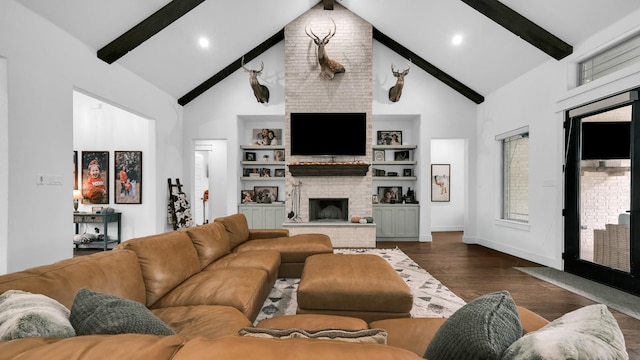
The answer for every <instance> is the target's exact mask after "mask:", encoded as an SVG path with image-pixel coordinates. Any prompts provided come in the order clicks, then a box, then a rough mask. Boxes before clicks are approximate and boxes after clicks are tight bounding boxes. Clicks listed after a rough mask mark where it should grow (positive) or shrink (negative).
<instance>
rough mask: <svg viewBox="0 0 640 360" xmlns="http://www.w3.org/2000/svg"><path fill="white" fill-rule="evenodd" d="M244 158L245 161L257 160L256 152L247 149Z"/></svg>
mask: <svg viewBox="0 0 640 360" xmlns="http://www.w3.org/2000/svg"><path fill="white" fill-rule="evenodd" d="M244 160H245V161H256V153H254V152H251V151H246V152H245V153H244Z"/></svg>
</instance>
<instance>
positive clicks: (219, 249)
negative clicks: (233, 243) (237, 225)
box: [186, 222, 231, 269]
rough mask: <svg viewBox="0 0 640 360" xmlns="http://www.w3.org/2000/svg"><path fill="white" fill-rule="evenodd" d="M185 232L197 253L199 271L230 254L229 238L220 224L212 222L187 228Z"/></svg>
mask: <svg viewBox="0 0 640 360" xmlns="http://www.w3.org/2000/svg"><path fill="white" fill-rule="evenodd" d="M186 232H187V234H189V237H190V238H191V241H192V242H193V246H194V247H195V248H196V251H197V252H198V260H199V261H200V268H201V269H204V268H205V267H206V266H207V265H209V264H211V263H212V262H213V261H215V260H217V259H219V258H221V257H223V256H225V255H227V254H229V253H230V252H231V247H230V245H229V237H228V236H227V231H226V230H225V228H224V225H222V223H216V222H212V223H210V224H206V225H202V226H198V227H192V228H188V229H187V230H186Z"/></svg>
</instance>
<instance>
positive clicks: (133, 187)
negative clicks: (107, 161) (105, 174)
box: [113, 151, 142, 204]
mask: <svg viewBox="0 0 640 360" xmlns="http://www.w3.org/2000/svg"><path fill="white" fill-rule="evenodd" d="M113 158H114V160H113V161H114V170H115V171H114V176H113V182H114V184H113V186H114V188H113V189H114V192H113V202H114V203H115V204H142V151H114V156H113Z"/></svg>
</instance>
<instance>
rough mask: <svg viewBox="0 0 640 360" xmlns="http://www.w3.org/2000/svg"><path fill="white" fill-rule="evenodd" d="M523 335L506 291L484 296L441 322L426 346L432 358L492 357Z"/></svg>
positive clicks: (486, 359)
mask: <svg viewBox="0 0 640 360" xmlns="http://www.w3.org/2000/svg"><path fill="white" fill-rule="evenodd" d="M520 336H522V325H521V324H520V318H519V317H518V310H517V308H516V304H515V303H514V302H513V299H512V298H511V295H510V294H509V293H508V292H507V291H499V292H495V293H490V294H486V295H482V296H480V297H478V298H476V299H474V300H472V301H470V302H468V303H467V304H465V305H464V306H463V307H461V308H460V309H458V310H457V311H456V312H455V313H453V314H452V315H451V317H449V319H447V321H445V322H444V324H442V326H441V327H440V329H438V332H436V334H435V336H434V337H433V340H431V343H430V344H429V346H428V347H427V351H426V352H425V354H424V357H425V358H426V359H429V360H450V359H456V360H475V359H477V360H481V359H482V360H492V359H500V356H501V355H502V353H503V352H504V351H505V350H506V349H507V348H508V347H509V345H511V344H513V343H514V342H515V341H516V340H518V339H519V338H520Z"/></svg>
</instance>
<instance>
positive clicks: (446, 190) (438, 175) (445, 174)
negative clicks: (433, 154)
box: [431, 164, 451, 202]
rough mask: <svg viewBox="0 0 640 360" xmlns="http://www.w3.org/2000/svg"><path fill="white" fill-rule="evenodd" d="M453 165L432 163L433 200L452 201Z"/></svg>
mask: <svg viewBox="0 0 640 360" xmlns="http://www.w3.org/2000/svg"><path fill="white" fill-rule="evenodd" d="M450 189H451V165H450V164H431V201H432V202H448V201H451V191H450Z"/></svg>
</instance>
